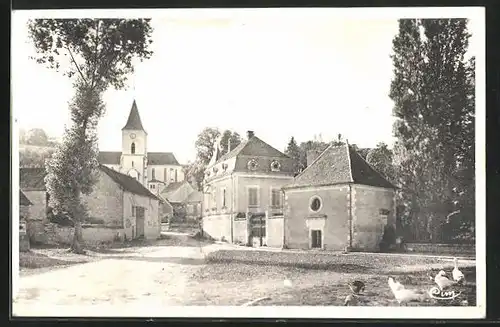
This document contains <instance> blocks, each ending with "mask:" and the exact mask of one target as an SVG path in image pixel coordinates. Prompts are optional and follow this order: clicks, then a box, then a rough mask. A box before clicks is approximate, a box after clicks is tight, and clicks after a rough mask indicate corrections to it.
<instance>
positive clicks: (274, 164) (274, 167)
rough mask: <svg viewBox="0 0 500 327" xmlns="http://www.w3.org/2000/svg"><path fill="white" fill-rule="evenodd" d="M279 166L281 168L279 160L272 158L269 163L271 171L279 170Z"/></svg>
mask: <svg viewBox="0 0 500 327" xmlns="http://www.w3.org/2000/svg"><path fill="white" fill-rule="evenodd" d="M280 168H281V165H280V163H279V161H276V160H274V161H273V162H272V163H271V171H279V170H280Z"/></svg>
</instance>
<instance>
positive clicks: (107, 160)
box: [98, 151, 179, 166]
mask: <svg viewBox="0 0 500 327" xmlns="http://www.w3.org/2000/svg"><path fill="white" fill-rule="evenodd" d="M121 156H122V153H121V152H119V151H100V152H99V159H98V160H99V163H101V164H103V165H119V164H120V158H121ZM148 164H149V165H173V166H178V165H179V162H178V161H177V159H176V158H175V156H174V154H173V153H172V152H148Z"/></svg>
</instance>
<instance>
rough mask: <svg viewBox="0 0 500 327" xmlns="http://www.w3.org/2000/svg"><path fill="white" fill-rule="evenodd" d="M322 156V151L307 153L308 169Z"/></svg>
mask: <svg viewBox="0 0 500 327" xmlns="http://www.w3.org/2000/svg"><path fill="white" fill-rule="evenodd" d="M320 154H321V151H318V150H309V151H307V154H306V156H307V167H309V166H310V165H311V164H312V162H313V161H314V160H316V158H317V157H318V156H319V155H320Z"/></svg>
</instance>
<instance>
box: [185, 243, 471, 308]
mask: <svg viewBox="0 0 500 327" xmlns="http://www.w3.org/2000/svg"><path fill="white" fill-rule="evenodd" d="M207 261H208V264H207V265H206V266H205V267H203V268H202V269H200V270H199V271H198V272H196V273H195V274H194V275H192V276H191V278H192V280H193V281H194V282H196V283H199V287H200V288H201V289H203V299H202V298H200V300H199V303H203V304H204V305H240V304H241V303H244V302H246V301H250V300H252V299H255V298H258V297H263V296H269V297H270V298H271V299H270V300H266V301H262V302H259V303H257V304H256V305H263V306H269V305H272V306H290V305H301V306H304V305H311V306H325V305H326V306H329V305H331V306H342V305H344V300H345V297H346V296H347V295H348V294H350V289H349V287H348V283H349V282H351V281H353V280H362V281H363V282H365V284H366V289H365V295H364V296H362V297H360V298H359V303H358V304H357V305H359V306H398V305H399V304H398V303H397V302H396V300H395V298H394V295H393V294H392V292H391V290H390V288H389V286H388V284H387V280H388V278H389V276H392V277H394V278H396V280H398V281H400V282H401V283H402V284H403V285H405V287H406V288H409V289H416V290H419V291H421V292H426V293H427V292H428V291H429V290H430V289H431V288H432V287H434V286H435V283H434V282H433V281H432V280H431V279H430V278H429V276H435V275H436V274H437V272H438V271H439V270H441V269H444V270H445V271H446V272H447V273H448V276H450V275H451V269H452V267H453V264H452V262H451V261H446V260H443V259H442V258H432V257H431V258H429V257H419V256H404V255H381V254H369V253H350V254H346V255H342V254H326V253H313V252H309V253H292V252H286V251H282V252H269V251H242V250H221V251H217V252H213V253H210V254H208V255H207ZM468 265H469V266H468V267H466V266H462V265H461V268H460V269H461V270H462V271H463V272H464V274H465V277H466V281H467V282H466V284H465V285H463V286H457V287H456V288H455V290H456V291H460V292H461V295H460V296H459V297H458V298H456V299H455V300H453V301H443V300H440V301H438V300H434V299H431V298H428V299H427V300H426V301H425V302H420V303H416V304H413V303H412V304H410V305H417V306H463V305H467V306H475V305H476V272H475V266H473V265H474V263H469V264H468ZM285 279H287V280H289V281H291V284H292V286H291V287H290V286H287V285H286V284H285V283H284V281H285ZM214 281H216V283H217V287H213V282H214ZM464 301H467V302H464Z"/></svg>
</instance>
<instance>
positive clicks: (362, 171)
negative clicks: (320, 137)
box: [283, 144, 396, 251]
mask: <svg viewBox="0 0 500 327" xmlns="http://www.w3.org/2000/svg"><path fill="white" fill-rule="evenodd" d="M308 161H309V162H308V165H307V168H305V169H304V170H303V171H302V172H301V173H300V174H299V175H297V176H296V177H295V178H294V180H293V182H292V183H290V184H288V185H286V186H284V187H283V190H284V194H285V210H284V226H283V234H284V237H283V246H284V247H287V248H295V249H325V250H346V249H350V250H362V251H375V250H378V249H379V245H380V241H381V239H382V236H383V233H384V228H385V227H386V226H388V225H392V226H394V225H395V211H396V210H395V189H396V187H395V186H394V185H393V184H391V183H390V182H389V181H388V180H387V179H386V178H385V177H384V176H382V175H381V174H380V173H379V172H377V171H376V170H375V169H374V168H373V167H371V166H370V165H369V164H368V163H367V162H366V161H365V160H364V159H363V158H362V157H361V156H360V155H359V154H358V153H357V152H356V150H355V149H354V148H353V147H351V146H349V145H348V144H343V145H330V146H329V147H328V148H327V149H326V150H324V151H323V152H322V153H320V154H316V155H312V156H311V155H309V156H308Z"/></svg>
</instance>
